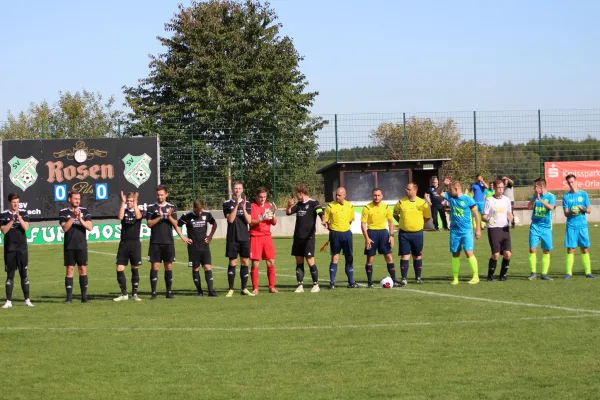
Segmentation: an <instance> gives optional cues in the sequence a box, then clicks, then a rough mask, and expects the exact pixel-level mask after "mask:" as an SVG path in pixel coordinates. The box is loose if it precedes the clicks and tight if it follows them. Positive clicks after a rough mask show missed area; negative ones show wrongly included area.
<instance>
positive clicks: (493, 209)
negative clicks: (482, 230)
mask: <svg viewBox="0 0 600 400" xmlns="http://www.w3.org/2000/svg"><path fill="white" fill-rule="evenodd" d="M509 212H512V207H511V206H510V199H509V198H508V197H506V196H504V195H502V197H501V198H499V199H497V198H496V197H494V196H492V197H488V198H487V199H485V206H484V207H483V213H484V214H485V215H487V216H488V219H489V218H493V219H494V224H490V223H488V226H489V227H490V228H504V227H506V226H508V213H509Z"/></svg>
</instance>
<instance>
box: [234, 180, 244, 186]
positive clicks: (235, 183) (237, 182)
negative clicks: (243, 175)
mask: <svg viewBox="0 0 600 400" xmlns="http://www.w3.org/2000/svg"><path fill="white" fill-rule="evenodd" d="M235 185H242V186H244V182H242V181H240V180H239V179H238V180H235V181H233V183H232V184H231V187H234V186H235Z"/></svg>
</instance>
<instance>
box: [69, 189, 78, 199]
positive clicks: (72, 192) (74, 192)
mask: <svg viewBox="0 0 600 400" xmlns="http://www.w3.org/2000/svg"><path fill="white" fill-rule="evenodd" d="M75 194H79V195H80V194H81V193H79V190H75V189H71V190H69V194H68V195H67V198H68V199H70V198H71V197H73V195H75Z"/></svg>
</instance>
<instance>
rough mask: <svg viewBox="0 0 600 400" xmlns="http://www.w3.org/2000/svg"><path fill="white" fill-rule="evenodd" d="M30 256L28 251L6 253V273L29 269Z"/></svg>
mask: <svg viewBox="0 0 600 400" xmlns="http://www.w3.org/2000/svg"><path fill="white" fill-rule="evenodd" d="M28 262H29V254H28V252H27V250H16V251H7V252H4V271H6V272H8V271H15V270H19V271H23V270H25V269H27V263H28Z"/></svg>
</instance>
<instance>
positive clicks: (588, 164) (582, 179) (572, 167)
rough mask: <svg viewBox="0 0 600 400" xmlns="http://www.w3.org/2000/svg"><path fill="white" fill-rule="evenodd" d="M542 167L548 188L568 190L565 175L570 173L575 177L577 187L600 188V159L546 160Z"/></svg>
mask: <svg viewBox="0 0 600 400" xmlns="http://www.w3.org/2000/svg"><path fill="white" fill-rule="evenodd" d="M544 169H545V171H546V174H545V175H546V188H547V189H548V190H569V184H568V183H567V175H570V174H573V175H575V176H576V177H577V187H578V188H579V189H583V190H586V189H587V190H594V189H600V161H563V162H546V163H544Z"/></svg>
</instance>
